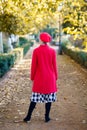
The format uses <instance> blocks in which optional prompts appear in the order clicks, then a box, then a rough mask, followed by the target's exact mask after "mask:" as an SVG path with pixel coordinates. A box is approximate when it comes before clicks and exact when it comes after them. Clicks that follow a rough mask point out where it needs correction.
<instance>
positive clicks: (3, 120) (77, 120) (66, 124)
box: [0, 48, 87, 130]
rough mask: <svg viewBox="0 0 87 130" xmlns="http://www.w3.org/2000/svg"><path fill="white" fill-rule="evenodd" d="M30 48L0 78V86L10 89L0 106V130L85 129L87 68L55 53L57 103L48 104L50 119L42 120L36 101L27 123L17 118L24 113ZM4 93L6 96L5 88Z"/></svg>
mask: <svg viewBox="0 0 87 130" xmlns="http://www.w3.org/2000/svg"><path fill="white" fill-rule="evenodd" d="M32 50H33V48H31V50H30V51H29V52H28V54H27V55H26V57H25V58H24V59H23V60H22V61H21V62H20V64H19V65H16V66H15V67H14V68H13V69H12V70H11V71H10V72H8V73H7V75H6V76H5V77H4V78H3V79H2V80H1V81H0V87H5V88H6V89H7V90H8V89H9V87H10V88H11V89H13V91H12V94H13V96H12V100H11V101H9V104H7V105H6V106H5V105H4V103H3V106H2V107H1V108H0V130H87V71H86V70H84V69H82V68H81V67H80V66H79V65H78V64H76V63H75V62H74V61H73V60H71V59H70V58H69V57H67V56H65V55H62V56H61V55H58V66H59V67H58V68H59V80H58V86H59V92H58V94H57V95H58V100H57V102H55V103H53V105H52V109H51V113H50V116H51V118H52V120H51V121H50V122H49V123H45V122H44V104H37V106H36V109H35V110H34V112H33V115H32V119H31V122H30V123H29V124H26V123H23V122H22V121H21V120H22V119H23V118H24V117H25V115H26V112H27V109H28V105H29V97H30V95H31V85H32V82H31V81H30V79H29V74H30V63H31V53H32ZM7 86H8V87H7ZM14 90H15V91H14ZM2 92H3V89H2ZM14 92H15V93H14ZM5 94H6V93H5ZM7 95H8V98H9V95H10V92H9V91H8V94H7ZM8 98H7V99H8ZM4 100H5V101H6V98H5V99H4V98H3V102H4Z"/></svg>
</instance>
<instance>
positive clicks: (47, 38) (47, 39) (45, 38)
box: [40, 32, 52, 42]
mask: <svg viewBox="0 0 87 130" xmlns="http://www.w3.org/2000/svg"><path fill="white" fill-rule="evenodd" d="M51 39H52V37H51V36H50V34H48V33H47V32H42V33H41V34H40V40H41V41H43V42H50V41H51Z"/></svg>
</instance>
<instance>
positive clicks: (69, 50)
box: [62, 43, 87, 68]
mask: <svg viewBox="0 0 87 130" xmlns="http://www.w3.org/2000/svg"><path fill="white" fill-rule="evenodd" d="M62 49H63V52H64V53H65V54H67V55H69V56H70V57H71V58H72V59H74V60H75V61H76V62H77V63H79V64H80V65H82V66H84V67H85V68H87V52H85V51H83V50H80V49H79V48H75V47H72V46H70V45H67V44H63V43H62Z"/></svg>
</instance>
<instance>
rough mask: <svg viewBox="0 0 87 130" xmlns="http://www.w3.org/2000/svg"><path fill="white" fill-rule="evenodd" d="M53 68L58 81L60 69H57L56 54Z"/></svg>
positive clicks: (54, 54)
mask: <svg viewBox="0 0 87 130" xmlns="http://www.w3.org/2000/svg"><path fill="white" fill-rule="evenodd" d="M53 68H54V73H55V77H56V80H57V79H58V67H57V58H56V52H55V51H54V53H53Z"/></svg>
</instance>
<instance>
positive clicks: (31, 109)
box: [23, 102, 36, 123]
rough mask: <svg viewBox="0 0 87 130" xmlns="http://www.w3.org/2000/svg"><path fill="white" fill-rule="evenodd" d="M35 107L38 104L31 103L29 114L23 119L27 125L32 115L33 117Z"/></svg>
mask: <svg viewBox="0 0 87 130" xmlns="http://www.w3.org/2000/svg"><path fill="white" fill-rule="evenodd" d="M35 106H36V103H35V102H31V103H30V106H29V110H28V114H27V116H26V117H25V118H24V119H23V121H24V122H26V123H27V122H29V121H30V119H31V115H32V112H33V110H34V108H35Z"/></svg>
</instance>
